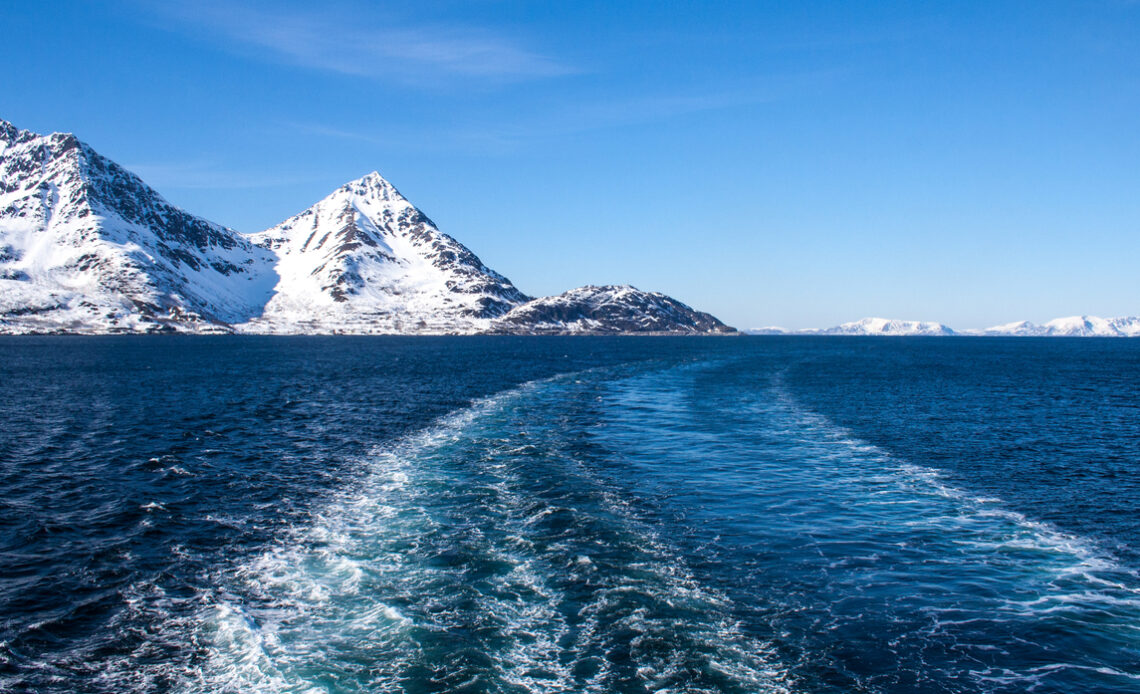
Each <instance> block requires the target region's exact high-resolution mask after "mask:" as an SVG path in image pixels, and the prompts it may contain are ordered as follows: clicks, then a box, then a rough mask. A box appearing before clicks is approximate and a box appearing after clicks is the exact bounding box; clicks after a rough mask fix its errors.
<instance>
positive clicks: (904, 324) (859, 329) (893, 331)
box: [811, 318, 955, 336]
mask: <svg viewBox="0 0 1140 694" xmlns="http://www.w3.org/2000/svg"><path fill="white" fill-rule="evenodd" d="M811 332H814V333H815V334H818V335H892V336H894V335H923V336H946V335H954V334H955V333H954V331H953V330H951V329H950V328H949V327H947V326H945V325H943V324H941V323H932V322H929V321H914V320H891V319H888V318H864V319H863V320H858V321H853V322H851V323H844V324H842V325H837V326H835V327H834V328H825V329H823V330H818V331H811Z"/></svg>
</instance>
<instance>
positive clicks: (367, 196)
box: [333, 171, 408, 203]
mask: <svg viewBox="0 0 1140 694" xmlns="http://www.w3.org/2000/svg"><path fill="white" fill-rule="evenodd" d="M341 193H349V194H351V195H352V196H353V197H355V198H359V199H363V200H366V201H370V202H404V203H407V202H408V199H407V198H405V197H404V196H403V195H401V194H400V191H398V190H396V186H394V185H392V184H391V183H389V182H388V180H387V179H385V178H384V177H383V176H381V175H380V172H378V171H373V172H371V173H368V174H366V175H364V176H361V177H360V178H358V179H356V180H355V181H349V182H348V183H345V184H344V185H343V186H341V187H340V188H339V189H337V191H336V192H335V193H333V195H337V194H341Z"/></svg>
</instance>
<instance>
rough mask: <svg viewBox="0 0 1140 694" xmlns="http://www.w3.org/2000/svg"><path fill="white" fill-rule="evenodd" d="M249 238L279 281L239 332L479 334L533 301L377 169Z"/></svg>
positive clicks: (240, 327)
mask: <svg viewBox="0 0 1140 694" xmlns="http://www.w3.org/2000/svg"><path fill="white" fill-rule="evenodd" d="M250 238H251V239H252V240H253V241H254V242H255V243H257V244H258V245H259V246H261V247H263V248H266V249H269V250H270V251H272V252H273V253H275V254H276V256H277V258H278V261H277V265H276V270H277V274H278V275H279V277H280V280H279V281H278V283H277V286H276V287H275V293H274V295H273V298H272V299H270V300H269V302H268V304H267V305H266V307H265V312H264V313H263V314H262V315H261V316H260V317H258V318H256V319H254V320H252V321H250V322H248V323H245V324H244V325H241V326H239V329H240V330H242V331H248V332H274V333H281V332H283V333H308V332H351V333H406V332H416V333H425V332H426V333H432V332H437V333H447V332H484V331H486V330H488V329H489V328H490V320H491V319H493V318H497V317H499V316H501V315H503V314H505V313H506V312H508V311H510V310H511V309H512V308H514V307H516V306H518V305H520V304H523V303H524V302H526V301H528V300H530V297H528V296H526V295H525V294H523V293H522V292H520V291H519V290H518V289H517V288H515V286H514V285H513V284H511V281H510V280H508V279H507V278H506V277H503V276H502V275H500V274H498V273H497V272H495V271H494V270H491V269H490V268H488V267H487V266H486V265H484V264H483V263H482V262H481V261H480V260H479V258H477V257H476V256H475V254H474V253H472V252H471V251H470V250H468V249H467V248H466V247H465V246H463V245H462V244H461V243H459V242H458V241H456V240H455V239H453V238H451V237H450V236H448V235H447V234H444V233H442V232H440V231H439V229H437V228H436V226H435V224H433V223H432V221H431V220H430V219H428V218H427V216H425V215H424V214H423V213H422V212H420V211H419V210H418V209H416V208H415V206H413V205H412V204H411V203H410V202H408V200H407V199H405V198H404V196H402V195H400V193H399V191H397V190H396V189H395V188H394V187H393V186H392V185H391V184H390V183H388V182H387V181H385V180H384V179H383V178H382V177H381V176H380V174H378V173H376V172H373V173H370V174H368V175H367V176H365V177H364V178H361V179H358V180H356V181H352V182H351V183H347V184H345V185H344V186H341V187H340V188H338V189H337V190H335V191H333V193H332V194H331V195H329V196H328V197H326V198H325V199H324V200H321V201H320V202H318V203H317V204H315V205H313V206H312V207H310V208H309V209H307V210H305V211H304V212H302V213H300V214H298V215H296V216H295V217H291V218H290V219H288V220H286V221H284V222H282V223H281V224H278V225H277V226H275V227H273V228H271V229H268V230H266V231H263V232H261V233H258V234H253V235H252V236H251V237H250Z"/></svg>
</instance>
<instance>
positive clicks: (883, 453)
mask: <svg viewBox="0 0 1140 694" xmlns="http://www.w3.org/2000/svg"><path fill="white" fill-rule="evenodd" d="M1138 502H1140V340H1100V339H1074V340H1065V339H999V338H960V339H929V338H927V339H923V338H917V339H908V338H900V339H882V338H879V339H875V338H818V337H817V338H811V337H755V338H707V339H705V338H678V339H673V338H644V339H642V338H556V337H546V338H514V337H485V338H347V337H337V338H321V337H304V338H302V337H298V338H269V337H232V336H219V337H193V338H191V337H108V338H75V337H70V338H69V337H24V338H4V339H2V340H0V691H4V692H42V693H63V692H68V693H70V692H106V693H115V694H120V693H124V692H234V693H239V692H240V693H246V692H295V693H313V692H414V693H420V692H472V693H475V692H511V693H520V694H521V693H523V692H673V693H681V692H685V693H691V692H924V693H925V692H933V693H937V692H1041V693H1046V692H1079V693H1082V694H1084V693H1090V692H1137V691H1140V575H1138V570H1140V511H1138Z"/></svg>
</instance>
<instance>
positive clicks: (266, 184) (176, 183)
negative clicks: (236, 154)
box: [126, 161, 313, 190]
mask: <svg viewBox="0 0 1140 694" xmlns="http://www.w3.org/2000/svg"><path fill="white" fill-rule="evenodd" d="M126 168H127V169H129V170H130V171H132V172H134V174H135V175H137V176H139V177H140V178H142V179H143V180H144V181H146V182H147V184H148V185H151V186H154V187H156V188H161V189H181V190H232V189H247V188H275V187H278V186H288V185H293V184H296V183H304V182H307V181H310V180H313V179H312V177H311V176H265V175H260V174H257V173H249V172H242V171H234V170H231V169H226V168H224V167H221V166H219V165H218V164H216V163H214V162H209V161H188V162H177V163H170V162H167V163H147V162H139V163H132V164H129V165H127V167H126Z"/></svg>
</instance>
